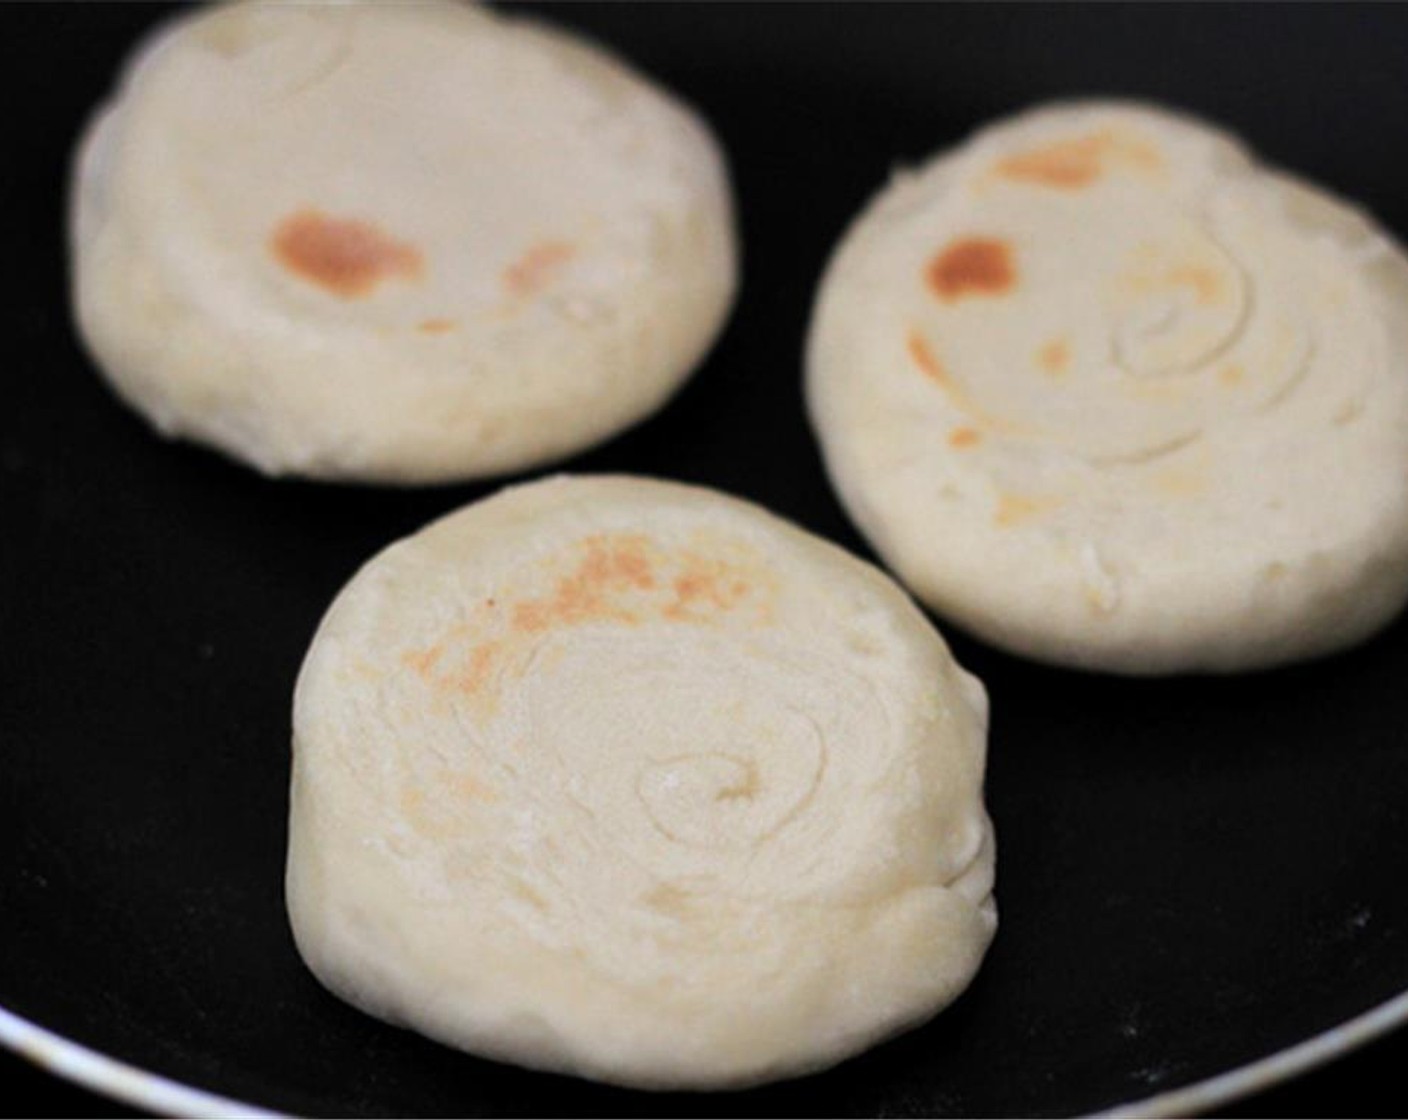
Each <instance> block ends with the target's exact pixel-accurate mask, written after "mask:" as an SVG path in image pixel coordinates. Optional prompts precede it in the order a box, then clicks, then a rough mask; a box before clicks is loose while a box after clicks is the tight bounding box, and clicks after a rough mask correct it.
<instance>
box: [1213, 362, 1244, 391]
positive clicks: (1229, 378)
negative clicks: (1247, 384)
mask: <svg viewBox="0 0 1408 1120" xmlns="http://www.w3.org/2000/svg"><path fill="white" fill-rule="evenodd" d="M1243 376H1244V375H1243V373H1242V367H1241V366H1237V365H1231V366H1223V367H1222V368H1221V369H1220V370H1218V371H1217V379H1218V380H1219V381H1221V382H1222V383H1223V384H1224V385H1226V386H1227V387H1228V388H1231V387H1232V386H1233V385H1240V384H1241V383H1242V377H1243Z"/></svg>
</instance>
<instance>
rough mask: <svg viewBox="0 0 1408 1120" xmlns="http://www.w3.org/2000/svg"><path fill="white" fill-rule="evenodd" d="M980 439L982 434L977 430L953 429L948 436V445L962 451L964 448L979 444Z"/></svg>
mask: <svg viewBox="0 0 1408 1120" xmlns="http://www.w3.org/2000/svg"><path fill="white" fill-rule="evenodd" d="M982 439H983V433H982V432H980V431H978V429H977V428H954V429H953V431H951V432H949V434H948V445H949V446H950V447H953V448H957V449H958V450H959V451H962V450H963V449H964V448H967V447H973V446H975V445H976V444H978V443H981V442H982Z"/></svg>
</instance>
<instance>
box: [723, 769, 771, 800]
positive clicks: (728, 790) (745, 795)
mask: <svg viewBox="0 0 1408 1120" xmlns="http://www.w3.org/2000/svg"><path fill="white" fill-rule="evenodd" d="M762 788H763V787H762V782H761V781H759V779H758V768H757V767H756V766H755V765H753V763H751V762H750V763H748V765H747V767H746V776H745V777H744V778H742V779H741V780H739V781H737V782H734V783H733V785H731V786H724V788H723V789H721V790H719V792H718V793H716V794H714V800H715V801H740V800H742V801H751V800H752V799H753V798H755V797H757V796H758V794H759V793H761V792H762Z"/></svg>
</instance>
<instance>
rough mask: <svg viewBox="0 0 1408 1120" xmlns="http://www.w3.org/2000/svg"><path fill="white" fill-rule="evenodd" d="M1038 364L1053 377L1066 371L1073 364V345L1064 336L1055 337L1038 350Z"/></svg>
mask: <svg viewBox="0 0 1408 1120" xmlns="http://www.w3.org/2000/svg"><path fill="white" fill-rule="evenodd" d="M1036 361H1037V365H1039V366H1041V368H1042V369H1044V370H1045V371H1046V372H1047V373H1049V374H1051V375H1052V376H1053V377H1059V376H1061V374H1063V373H1065V372H1066V370H1067V369H1069V368H1070V365H1071V347H1070V343H1068V342H1067V341H1066V340H1065V339H1064V338H1053V339H1052V340H1051V341H1050V342H1048V343H1046V345H1044V346H1043V347H1042V348H1041V349H1040V350H1038V351H1037V352H1036Z"/></svg>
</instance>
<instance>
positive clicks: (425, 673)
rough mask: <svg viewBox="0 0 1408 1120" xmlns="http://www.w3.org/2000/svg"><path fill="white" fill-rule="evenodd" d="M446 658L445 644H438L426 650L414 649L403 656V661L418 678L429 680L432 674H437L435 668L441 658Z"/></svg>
mask: <svg viewBox="0 0 1408 1120" xmlns="http://www.w3.org/2000/svg"><path fill="white" fill-rule="evenodd" d="M443 656H445V643H444V642H436V643H435V645H433V646H429V647H427V648H426V649H414V650H411V651H410V652H409V653H404V654H402V655H401V661H402V662H403V663H404V664H405V665H406V666H407V667H408V668H409V669H411V670H412V671H413V672H414V673H415V674H416V676H418V677H420V678H421V679H422V680H425V679H428V678H429V677H430V675H431V673H433V672H435V666H436V665H437V664H438V663H439V661H440V658H442V657H443Z"/></svg>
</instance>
